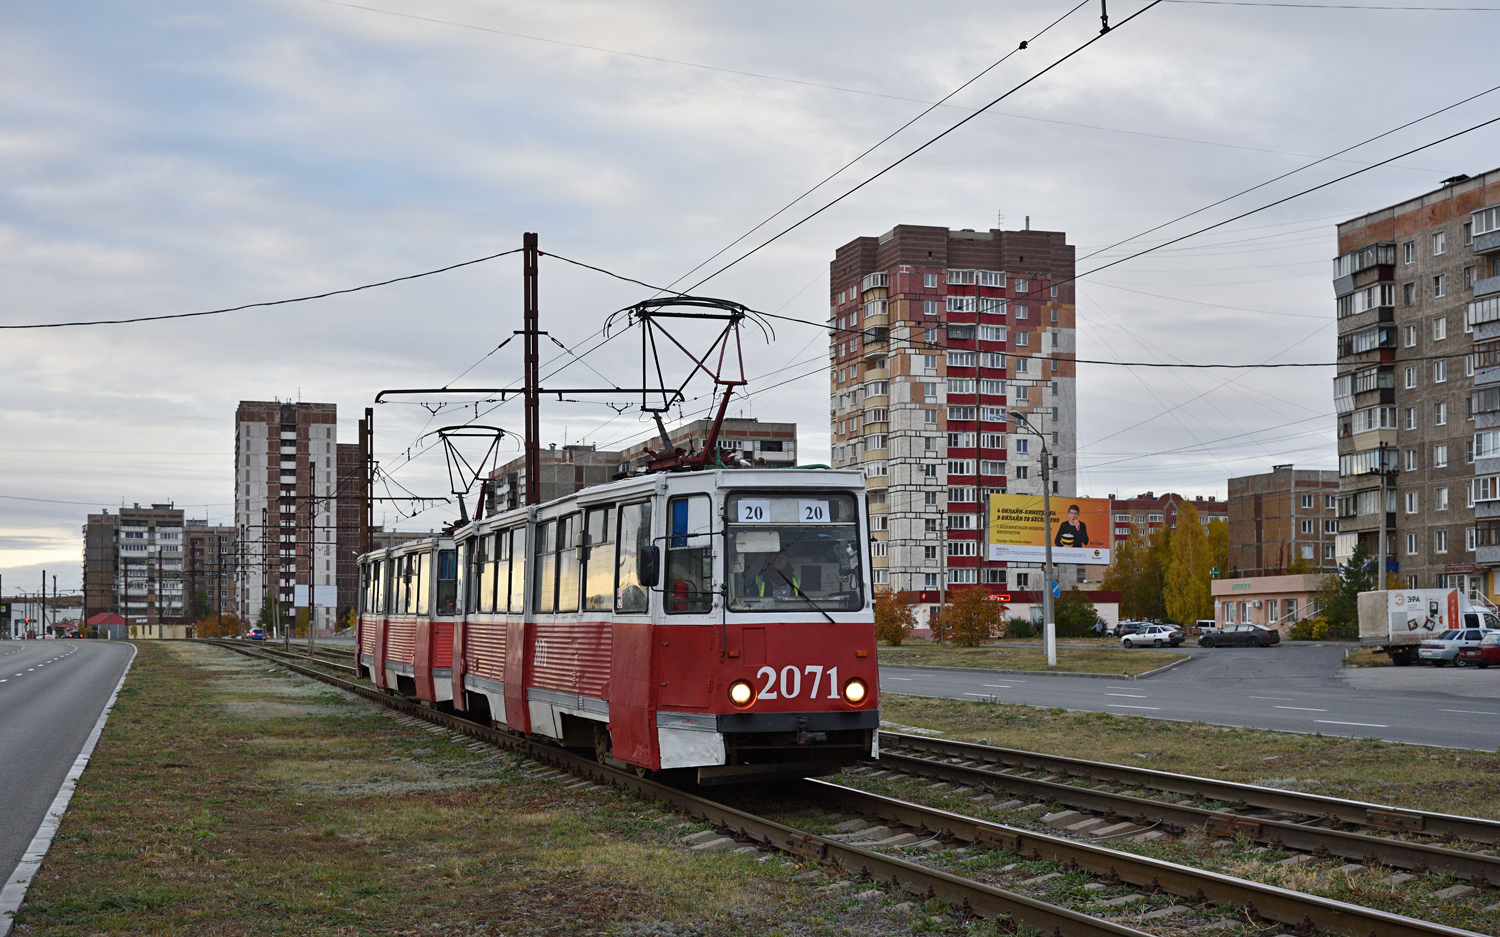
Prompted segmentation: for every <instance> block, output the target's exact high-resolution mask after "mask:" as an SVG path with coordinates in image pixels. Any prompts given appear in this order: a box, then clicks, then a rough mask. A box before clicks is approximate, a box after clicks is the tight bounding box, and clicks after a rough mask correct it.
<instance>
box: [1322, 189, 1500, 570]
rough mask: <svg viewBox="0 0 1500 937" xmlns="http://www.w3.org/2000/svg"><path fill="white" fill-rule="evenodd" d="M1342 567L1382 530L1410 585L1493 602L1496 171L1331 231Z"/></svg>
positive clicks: (1499, 504)
mask: <svg viewBox="0 0 1500 937" xmlns="http://www.w3.org/2000/svg"><path fill="white" fill-rule="evenodd" d="M1338 250H1339V255H1338V257H1336V258H1335V259H1334V269H1333V275H1334V281H1333V282H1334V294H1335V296H1336V307H1337V315H1338V335H1339V339H1338V376H1337V377H1336V378H1335V379H1334V404H1335V409H1336V410H1337V412H1338V416H1337V420H1338V424H1337V426H1338V452H1339V498H1338V524H1339V535H1338V543H1337V549H1336V554H1337V556H1338V558H1339V559H1340V560H1343V559H1344V558H1346V557H1347V556H1348V555H1349V554H1350V553H1352V552H1353V549H1354V546H1355V544H1356V543H1363V544H1364V546H1365V548H1366V549H1367V550H1368V551H1369V553H1370V555H1371V556H1372V557H1374V556H1376V554H1377V550H1378V542H1377V541H1378V536H1379V531H1380V529H1381V527H1382V526H1383V527H1384V528H1385V530H1386V532H1387V533H1386V536H1387V556H1386V560H1387V569H1388V570H1389V571H1391V572H1393V573H1395V574H1397V575H1398V576H1399V577H1400V579H1401V581H1403V582H1405V583H1406V584H1408V585H1409V586H1411V587H1417V588H1430V587H1456V588H1463V589H1467V590H1469V591H1471V592H1482V593H1484V594H1486V595H1493V594H1494V587H1495V583H1494V581H1493V569H1494V567H1495V566H1497V565H1500V490H1497V489H1500V429H1497V428H1500V276H1497V274H1500V267H1497V265H1496V260H1497V258H1500V170H1492V171H1490V172H1488V173H1486V174H1484V175H1483V176H1480V177H1476V178H1469V177H1467V176H1456V177H1454V178H1452V179H1448V180H1446V181H1445V182H1444V183H1443V185H1442V186H1441V187H1439V188H1438V189H1435V190H1433V191H1431V192H1428V193H1425V194H1423V195H1420V196H1418V197H1416V198H1413V199H1411V200H1409V201H1406V202H1402V203H1400V204H1398V205H1393V206H1391V207H1389V208H1383V209H1380V210H1379V211H1374V212H1370V213H1369V214H1366V215H1361V216H1359V217H1357V218H1352V219H1350V220H1348V221H1346V222H1344V223H1342V224H1340V225H1339V226H1338Z"/></svg>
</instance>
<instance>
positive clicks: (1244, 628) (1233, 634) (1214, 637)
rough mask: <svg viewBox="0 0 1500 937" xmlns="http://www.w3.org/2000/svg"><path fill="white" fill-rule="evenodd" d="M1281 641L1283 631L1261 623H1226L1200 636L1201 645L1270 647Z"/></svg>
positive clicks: (1199, 643) (1199, 644)
mask: <svg viewBox="0 0 1500 937" xmlns="http://www.w3.org/2000/svg"><path fill="white" fill-rule="evenodd" d="M1280 643H1281V632H1279V631H1276V630H1274V629H1270V628H1262V627H1260V626H1259V625H1225V626H1224V627H1223V628H1219V629H1216V630H1214V631H1210V632H1206V633H1205V634H1203V635H1202V636H1201V637H1200V638H1198V646H1199V647H1270V646H1271V645H1273V644H1280Z"/></svg>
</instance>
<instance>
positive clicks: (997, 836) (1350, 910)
mask: <svg viewBox="0 0 1500 937" xmlns="http://www.w3.org/2000/svg"><path fill="white" fill-rule="evenodd" d="M805 783H806V784H807V785H808V786H809V791H810V795H811V796H812V797H813V798H814V799H816V800H819V801H821V802H823V803H825V804H829V805H832V806H834V807H837V808H839V809H842V810H846V811H852V812H855V813H861V814H865V815H867V816H875V817H879V818H880V819H882V820H886V821H894V822H896V823H900V824H903V825H905V826H909V827H913V828H915V829H918V830H923V831H929V832H934V833H941V834H943V835H946V836H949V837H952V838H954V839H958V840H962V841H963V842H966V843H974V844H977V845H983V846H991V847H999V848H1002V849H1005V850H1007V851H1009V852H1012V853H1016V854H1017V855H1021V856H1027V857H1029V858H1031V859H1033V860H1035V859H1048V860H1052V861H1056V862H1061V863H1063V864H1064V866H1066V867H1067V868H1079V869H1084V870H1085V871H1088V872H1093V873H1095V874H1098V875H1102V876H1104V878H1105V879H1106V881H1109V882H1110V883H1112V884H1117V883H1120V882H1126V883H1129V884H1131V885H1138V886H1141V887H1142V888H1143V889H1145V890H1146V891H1147V892H1153V893H1154V892H1157V891H1164V892H1167V893H1169V894H1173V895H1178V896H1180V897H1183V898H1187V899H1189V900H1190V901H1192V902H1193V903H1195V904H1203V903H1205V902H1207V903H1212V904H1216V905H1234V906H1238V907H1241V908H1244V909H1246V910H1247V911H1248V912H1249V913H1250V914H1251V915H1253V916H1258V917H1262V918H1267V919H1270V920H1274V921H1279V922H1281V923H1283V924H1291V925H1294V926H1296V927H1297V928H1298V930H1299V933H1308V932H1310V931H1311V929H1316V931H1317V932H1320V933H1321V932H1332V933H1340V934H1347V935H1349V937H1370V935H1374V937H1418V935H1425V937H1437V935H1442V937H1457V935H1472V934H1473V933H1474V932H1473V931H1467V930H1462V929H1459V928H1453V927H1448V926H1447V925H1443V924H1434V923H1431V922H1429V921H1421V920H1417V919H1414V918H1409V917H1404V916H1402V915H1398V914H1391V913H1389V912H1386V911H1377V910H1374V909H1371V908H1365V907H1361V906H1359V905H1354V904H1349V903H1347V902H1343V901H1336V900H1334V899H1331V898H1322V897H1319V896H1317V895H1308V894H1305V893H1302V892H1297V891H1292V890H1290V889H1286V888H1280V887H1278V886H1275V885H1265V884H1262V883H1260V882H1253V881H1248V880H1246V879H1240V878H1234V877H1232V876H1228V875H1223V874H1221V873H1218V872H1208V871H1205V870H1203V869H1195V868H1192V867H1191V866H1185V865H1180V864H1178V863H1175V862H1167V861H1165V860H1162V859H1152V858H1150V857H1147V856H1141V855H1135V854H1133V853H1126V852H1119V851H1116V850H1113V849H1106V848H1104V847H1102V846H1095V845H1091V844H1089V843H1084V842H1079V841H1077V840H1071V839H1065V838H1063V837H1059V836H1049V835H1047V834H1045V833H1038V832H1035V831H1033V830H1025V829H1019V828H1017V827H1011V826H1003V825H1001V824H998V823H989V822H986V821H984V820H978V819H975V818H973V817H966V816H963V815H961V814H956V813H950V812H948V811H946V810H939V809H937V808H934V807H927V806H923V805H921V804H914V803H911V802H909V801H904V800H898V799H896V798H893V797H884V796H881V795H879V794H872V793H869V792H867V791H861V790H859V789H857V788H852V787H847V786H845V785H842V784H834V783H831V782H828V781H820V780H815V779H808V780H807V781H806V782H805Z"/></svg>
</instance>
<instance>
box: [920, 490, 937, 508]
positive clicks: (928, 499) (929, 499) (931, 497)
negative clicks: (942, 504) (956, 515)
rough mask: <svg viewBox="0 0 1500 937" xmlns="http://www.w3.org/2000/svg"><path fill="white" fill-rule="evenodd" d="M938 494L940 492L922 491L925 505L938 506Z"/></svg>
mask: <svg viewBox="0 0 1500 937" xmlns="http://www.w3.org/2000/svg"><path fill="white" fill-rule="evenodd" d="M937 496H938V493H937V492H936V491H924V492H922V504H923V505H925V506H926V507H930V508H931V507H937V503H938V499H937Z"/></svg>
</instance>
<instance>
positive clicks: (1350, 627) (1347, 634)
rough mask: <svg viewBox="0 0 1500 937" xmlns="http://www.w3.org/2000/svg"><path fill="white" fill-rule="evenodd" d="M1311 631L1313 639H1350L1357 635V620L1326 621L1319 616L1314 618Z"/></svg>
mask: <svg viewBox="0 0 1500 937" xmlns="http://www.w3.org/2000/svg"><path fill="white" fill-rule="evenodd" d="M1312 633H1313V640H1315V641H1352V640H1354V639H1355V638H1358V637H1359V622H1358V621H1328V620H1327V619H1325V618H1323V617H1322V616H1319V617H1318V618H1316V619H1314V623H1313V627H1312Z"/></svg>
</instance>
